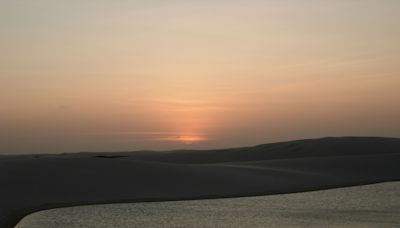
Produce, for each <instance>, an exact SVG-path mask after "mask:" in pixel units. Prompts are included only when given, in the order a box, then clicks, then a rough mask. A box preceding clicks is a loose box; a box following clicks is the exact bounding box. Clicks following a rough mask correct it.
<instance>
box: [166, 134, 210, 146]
mask: <svg viewBox="0 0 400 228" xmlns="http://www.w3.org/2000/svg"><path fill="white" fill-rule="evenodd" d="M160 140H163V141H176V142H181V143H183V144H194V143H198V142H202V141H205V140H206V138H205V137H204V136H199V135H173V136H167V137H163V138H161V139H160Z"/></svg>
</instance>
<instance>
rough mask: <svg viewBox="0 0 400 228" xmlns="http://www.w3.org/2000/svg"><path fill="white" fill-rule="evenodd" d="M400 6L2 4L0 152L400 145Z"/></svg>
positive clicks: (318, 1) (252, 0)
mask: <svg viewBox="0 0 400 228" xmlns="http://www.w3.org/2000/svg"><path fill="white" fill-rule="evenodd" d="M399 9H400V3H399V2H398V1H394V0H387V1H378V0H376V1H375V0H374V1H373V0H364V1H358V0H350V1H323V0H311V1H299V0H288V1H260V0H248V1H244V0H241V1H224V0H216V1H191V0H188V1H180V0H179V1H178V0H173V1H161V0H153V1H123V0H121V1H105V0H101V1H96V2H91V1H84V2H82V1H77V0H72V1H50V0H38V1H14V0H12V1H11V0H6V1H2V2H1V3H0V27H1V30H0V50H1V51H0V101H1V106H0V113H1V115H0V153H3V154H5V153H61V152H78V151H122V150H139V149H163V150H168V149H177V148H198V149H204V148H221V147H236V146H247V145H254V144H259V143H267V142H274V141H279V140H290V139H299V138H309V137H324V136H342V135H360V136H364V135H368V136H370V135H373V136H392V137H400V122H399V119H400V105H398V104H400V45H399V40H400V30H399V28H400V14H399V13H398V12H399Z"/></svg>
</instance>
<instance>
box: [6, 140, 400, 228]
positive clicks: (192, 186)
mask: <svg viewBox="0 0 400 228" xmlns="http://www.w3.org/2000/svg"><path fill="white" fill-rule="evenodd" d="M398 164H400V139H394V138H356V137H344V138H323V139H314V140H299V141H292V142H282V143H274V144H265V145H260V146H256V147H247V148H238V149H226V150H208V151H170V152H150V151H148V152H123V153H122V152H121V153H78V154H63V155H21V156H1V157H0V184H1V189H0V227H4V228H7V227H13V226H15V225H16V224H17V223H18V221H19V220H20V219H21V218H22V217H24V216H26V215H27V214H30V213H32V212H35V211H39V210H43V209H51V208H58V207H66V206H77V205H88V204H105V203H123V202H145V201H167V200H184V199H206V198H224V197H238V196H257V195H268V194H280V193H293V192H303V191H311V190H319V189H329V188H335V187H344V186H353V185H362V184H371V183H379V182H387V181H398V180H400V166H399V165H398Z"/></svg>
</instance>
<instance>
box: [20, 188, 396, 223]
mask: <svg viewBox="0 0 400 228" xmlns="http://www.w3.org/2000/svg"><path fill="white" fill-rule="evenodd" d="M17 227H18V228H54V227H65V228H81V227H90V228H91V227H93V228H109V227H113V228H123V227H124V228H125V227H188V228H193V227H210V228H211V227H222V228H225V227H226V228H228V227H255V228H256V227H352V228H353V227H400V182H391V183H382V184H375V185H366V186H357V187H349V188H340V189H332V190H324V191H315V192H306V193H295V194H282V195H273V196H261V197H243V198H231V199H214V200H193V201H176V202H154V203H131V204H109V205H95V206H80V207H69V208H61V209H53V210H47V211H41V212H37V213H34V214H31V215H29V216H27V217H25V218H24V219H23V220H22V221H21V222H20V223H19V224H18V226H17Z"/></svg>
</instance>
